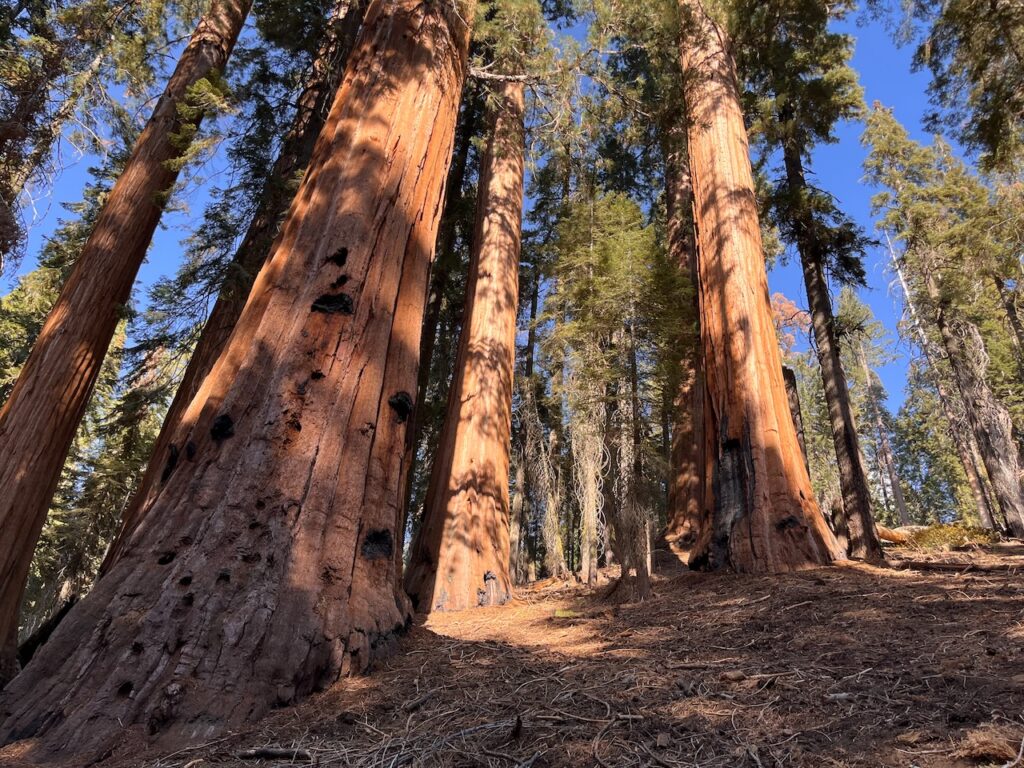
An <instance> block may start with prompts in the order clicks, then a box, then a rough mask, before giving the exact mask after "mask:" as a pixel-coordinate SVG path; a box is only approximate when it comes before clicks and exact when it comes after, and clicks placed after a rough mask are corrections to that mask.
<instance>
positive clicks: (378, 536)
mask: <svg viewBox="0 0 1024 768" xmlns="http://www.w3.org/2000/svg"><path fill="white" fill-rule="evenodd" d="M361 551H362V553H363V557H365V558H366V559H367V560H380V559H381V558H385V557H391V554H392V553H393V552H394V551H395V547H394V544H393V542H392V540H391V531H388V530H383V529H382V530H379V531H370V532H369V533H368V534H366V538H365V539H363V546H362V549H361Z"/></svg>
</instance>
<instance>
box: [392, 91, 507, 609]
mask: <svg viewBox="0 0 1024 768" xmlns="http://www.w3.org/2000/svg"><path fill="white" fill-rule="evenodd" d="M496 99H497V103H496V105H495V106H494V107H493V115H492V119H491V136H490V139H489V141H488V147H487V152H486V154H485V155H484V158H483V162H482V165H481V172H480V181H479V184H478V190H479V192H478V193H477V215H476V231H475V233H474V237H473V240H474V246H473V253H472V257H471V260H470V264H469V279H468V281H467V284H466V311H465V319H464V321H463V323H462V334H461V338H460V340H459V352H458V358H457V361H456V364H455V379H454V380H453V381H452V384H451V388H450V390H449V394H448V409H447V413H446V414H445V420H444V428H443V429H442V432H441V439H440V441H439V443H438V448H437V456H436V458H435V459H434V466H433V468H432V470H431V476H430V486H429V488H428V490H427V500H426V504H425V506H424V513H423V524H422V525H421V526H420V529H419V532H418V534H417V536H416V540H415V542H414V543H413V546H412V552H411V555H410V559H409V569H408V571H407V572H406V577H405V588H406V591H407V592H408V593H409V595H410V596H411V597H412V599H413V602H414V603H415V604H416V607H417V608H418V609H419V610H420V611H423V612H429V611H432V610H460V609H464V608H473V607H476V606H490V605H501V604H503V603H505V602H507V601H508V599H509V598H510V597H511V594H512V580H511V578H510V575H509V491H508V484H509V442H510V438H511V429H512V377H513V367H514V365H515V354H516V310H517V309H518V307H519V246H520V234H521V229H522V215H523V170H524V166H523V154H524V146H523V145H524V125H523V117H524V97H523V84H522V83H521V82H504V83H502V84H501V85H500V86H499V87H498V89H497V94H496Z"/></svg>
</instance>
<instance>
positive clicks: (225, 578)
mask: <svg viewBox="0 0 1024 768" xmlns="http://www.w3.org/2000/svg"><path fill="white" fill-rule="evenodd" d="M217 583H218V584H230V583H231V574H230V573H229V572H228V571H221V572H220V573H218V574H217Z"/></svg>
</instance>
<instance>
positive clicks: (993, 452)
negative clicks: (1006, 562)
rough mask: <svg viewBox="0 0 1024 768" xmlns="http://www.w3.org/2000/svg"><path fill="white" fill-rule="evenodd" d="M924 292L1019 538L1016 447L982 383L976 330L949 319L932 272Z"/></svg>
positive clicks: (1023, 499)
mask: <svg viewBox="0 0 1024 768" xmlns="http://www.w3.org/2000/svg"><path fill="white" fill-rule="evenodd" d="M925 290H926V291H927V292H928V298H929V300H930V302H931V304H932V306H933V310H934V319H935V326H936V328H937V329H938V331H939V339H940V340H941V342H942V347H943V349H944V350H945V352H946V355H947V356H948V357H949V363H950V367H951V368H952V370H953V381H954V382H955V383H956V386H957V389H958V390H960V394H961V396H962V397H963V401H964V413H965V415H966V416H967V422H968V424H970V427H971V431H972V432H973V433H974V438H975V440H976V441H977V444H978V450H979V451H980V453H981V460H982V462H984V464H985V469H986V470H987V471H988V477H989V480H990V481H991V483H992V492H993V493H994V494H995V497H996V501H997V502H998V503H999V507H1000V509H1001V510H1002V511H1003V515H1004V516H1005V517H1006V523H1007V525H1008V526H1009V527H1010V531H1011V532H1012V533H1013V535H1014V536H1016V537H1018V538H1024V490H1022V489H1021V482H1020V469H1019V463H1018V458H1017V457H1018V454H1017V445H1016V442H1015V441H1014V439H1013V424H1012V422H1011V420H1010V414H1009V412H1008V411H1007V410H1006V407H1005V406H1004V405H1003V404H1002V403H1000V402H999V400H998V399H996V396H995V395H994V394H993V392H992V390H991V388H990V387H989V386H988V383H987V382H986V381H985V359H986V355H985V348H984V342H983V341H982V338H981V334H979V333H978V329H977V328H976V327H975V326H974V325H973V324H972V323H970V322H967V321H966V320H951V319H950V318H949V317H948V316H947V314H946V309H945V307H944V306H943V305H942V299H941V296H940V293H939V287H938V285H936V283H935V278H934V277H933V276H932V275H930V274H929V275H926V276H925Z"/></svg>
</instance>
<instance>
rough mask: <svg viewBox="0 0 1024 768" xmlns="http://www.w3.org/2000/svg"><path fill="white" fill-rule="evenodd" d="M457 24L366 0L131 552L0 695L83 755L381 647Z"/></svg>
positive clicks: (452, 100) (463, 24) (261, 699)
mask: <svg viewBox="0 0 1024 768" xmlns="http://www.w3.org/2000/svg"><path fill="white" fill-rule="evenodd" d="M472 14H473V7H472V4H470V3H463V4H458V5H455V4H448V3H437V4H433V3H430V4H428V3H420V2H414V0H405V1H403V2H385V1H384V0H378V1H377V2H374V3H373V4H372V6H371V7H370V8H369V10H368V11H367V16H366V20H365V23H364V28H363V32H362V33H361V35H360V37H359V41H358V43H357V45H356V49H355V51H354V52H353V56H352V60H351V63H350V66H349V69H348V72H347V73H346V75H345V79H344V82H343V83H342V86H341V88H340V90H339V92H338V95H337V98H336V100H335V102H334V105H333V107H332V109H331V114H330V116H329V118H328V120H327V123H326V125H325V127H324V130H323V132H322V133H321V136H320V139H319V141H318V143H317V147H316V149H315V150H314V154H313V159H312V161H311V164H310V170H309V172H308V173H307V175H306V177H305V179H304V180H303V183H302V185H301V187H300V189H299V191H298V194H297V196H296V199H295V201H294V203H293V204H292V208H291V210H290V212H289V215H288V218H287V220H286V222H285V224H284V227H283V231H282V234H281V236H280V239H279V242H278V245H277V249H276V251H275V253H274V256H273V258H272V259H271V260H270V262H269V263H268V264H267V265H266V266H265V267H264V268H263V270H262V271H261V273H260V276H259V278H258V279H257V281H256V284H255V286H254V288H253V292H252V295H251V296H250V299H249V301H248V303H247V304H246V307H245V309H244V311H243V313H242V316H241V317H240V318H239V321H238V324H237V325H236V328H235V331H234V333H233V334H232V337H231V340H230V342H229V343H228V345H227V347H226V348H225V350H224V353H223V354H222V355H221V357H220V359H219V360H218V362H217V364H216V365H215V366H214V368H213V370H212V371H211V373H210V375H209V376H207V378H206V380H205V382H204V383H203V386H202V387H201V388H200V390H199V392H198V393H197V395H196V397H195V398H194V400H193V401H192V403H191V405H190V406H189V408H188V410H187V411H186V413H185V415H184V417H183V419H182V423H181V426H180V428H179V431H178V433H177V434H176V439H175V441H174V442H175V443H176V444H177V445H180V446H181V450H180V453H179V454H178V455H177V457H176V458H175V459H172V460H169V461H168V462H167V463H166V465H165V467H164V470H165V474H166V481H165V483H164V484H163V487H162V488H161V491H160V493H159V494H158V495H157V496H156V498H155V499H154V500H153V502H152V505H151V506H150V508H149V509H147V510H144V514H143V519H144V521H145V522H144V524H143V525H141V526H140V527H138V528H137V529H136V531H135V533H134V534H133V536H132V538H131V540H130V541H129V542H128V544H127V546H126V549H125V552H124V554H123V555H122V557H121V558H120V559H119V560H118V561H117V563H116V564H115V565H114V567H113V568H111V570H110V571H109V573H108V574H107V575H106V576H105V577H104V578H102V579H101V580H100V581H99V583H98V584H97V586H96V588H95V589H94V590H93V592H92V593H91V594H90V595H89V597H88V598H87V599H86V600H84V601H83V602H82V603H80V604H79V605H78V606H77V607H76V609H75V610H74V611H73V612H72V613H71V614H70V615H69V616H68V617H67V619H65V621H64V622H63V624H62V625H61V626H60V628H59V629H58V631H57V634H56V635H55V636H54V637H53V638H52V639H51V640H50V642H49V643H48V644H47V645H46V646H45V647H44V648H43V650H42V651H41V652H40V654H39V655H38V656H37V657H36V658H35V659H34V660H33V662H32V664H31V665H30V666H29V667H28V668H27V669H26V670H25V671H24V672H22V674H21V675H20V676H19V677H18V678H17V679H16V680H15V681H14V682H13V683H12V684H11V685H9V687H8V688H7V689H6V690H5V691H4V693H3V696H2V698H0V714H2V716H3V725H2V726H0V740H3V741H9V740H11V739H14V738H19V737H25V736H29V735H33V734H35V735H45V736H46V741H47V744H48V745H49V746H50V747H52V748H55V749H64V750H68V751H83V752H91V751H93V750H94V749H99V748H102V747H103V746H105V745H109V743H110V742H111V740H112V739H113V738H115V737H116V735H117V734H118V733H119V732H120V731H121V729H122V728H123V727H124V726H128V725H138V726H140V727H141V728H142V729H143V730H146V731H148V733H150V734H153V735H158V736H160V737H163V738H165V739H166V740H169V741H173V740H175V739H179V738H188V736H189V734H193V733H195V732H196V729H197V728H199V729H202V730H203V731H204V732H215V731H217V730H219V729H221V728H223V727H225V726H227V725H229V724H233V723H239V722H242V721H245V720H249V719H252V718H255V717H258V716H259V715H261V714H262V713H264V712H266V711H267V710H268V709H269V708H270V707H272V706H275V705H281V704H286V703H288V702H291V701H295V700H297V699H299V698H301V697H303V696H305V695H307V694H309V693H310V692H312V691H314V690H318V689H320V688H322V687H324V686H326V685H328V684H330V683H331V682H333V681H334V680H335V679H337V678H338V676H339V675H342V674H345V673H347V672H350V671H356V670H360V669H363V668H364V667H365V666H366V665H367V664H368V663H369V662H370V660H371V659H372V658H373V657H374V656H375V655H377V654H378V653H380V652H381V651H382V650H383V649H385V648H387V647H388V645H389V644H390V642H391V640H392V638H393V637H394V636H395V633H396V632H398V631H400V630H401V629H402V628H403V627H404V625H405V623H406V621H407V619H408V608H407V601H406V600H405V598H404V595H403V594H402V593H401V591H400V589H399V587H398V578H397V573H396V570H397V568H398V565H399V562H400V561H399V557H400V554H399V553H398V552H397V551H396V547H395V540H396V528H397V526H398V524H399V521H400V519H401V508H400V507H401V495H402V494H401V490H402V487H403V482H402V481H403V476H402V475H403V471H404V469H405V466H406V462H407V456H408V451H407V442H406V437H407V436H406V430H407V429H408V419H409V415H410V412H411V409H412V407H413V402H412V398H411V396H410V394H409V393H410V392H412V391H414V387H415V382H416V362H417V361H416V358H417V350H418V349H419V333H420V323H421V321H422V315H423V302H424V299H425V295H426V279H427V268H428V264H429V258H430V252H431V249H432V246H433V242H434V237H435V235H436V230H437V218H438V212H439V209H440V198H441V193H442V187H443V183H444V177H445V173H446V170H447V166H448V163H449V160H450V156H451V150H452V142H453V133H454V123H455V118H456V112H457V107H458V99H459V97H460V93H461V89H462V82H463V79H464V75H465V67H466V58H467V50H468V42H469V28H468V20H469V19H471V18H472Z"/></svg>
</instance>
